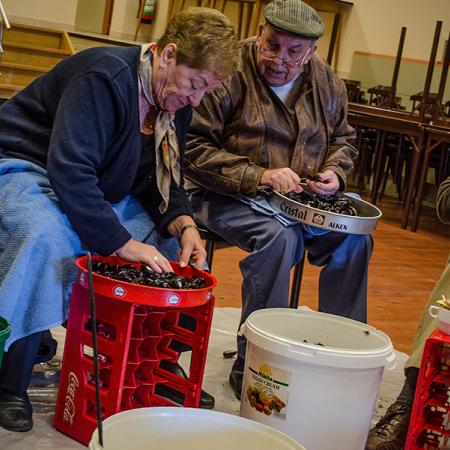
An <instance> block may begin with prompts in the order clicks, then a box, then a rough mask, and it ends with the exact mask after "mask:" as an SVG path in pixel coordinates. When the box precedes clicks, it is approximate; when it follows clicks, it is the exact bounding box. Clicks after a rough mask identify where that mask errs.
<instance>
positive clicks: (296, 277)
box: [289, 252, 306, 309]
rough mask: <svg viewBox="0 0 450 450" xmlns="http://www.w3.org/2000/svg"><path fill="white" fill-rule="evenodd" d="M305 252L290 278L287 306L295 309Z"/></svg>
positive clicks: (298, 297) (298, 296)
mask: <svg viewBox="0 0 450 450" xmlns="http://www.w3.org/2000/svg"><path fill="white" fill-rule="evenodd" d="M305 257H306V252H305V253H303V258H302V259H301V261H299V262H298V263H297V264H296V265H295V269H294V278H293V280H292V287H291V296H290V299H289V308H293V309H297V308H298V302H299V300H300V288H301V286H302V278H303V266H304V265H305Z"/></svg>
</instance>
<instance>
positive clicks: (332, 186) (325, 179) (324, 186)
mask: <svg viewBox="0 0 450 450" xmlns="http://www.w3.org/2000/svg"><path fill="white" fill-rule="evenodd" d="M316 175H317V176H318V177H320V179H321V180H322V181H310V180H307V181H306V183H307V185H308V186H309V187H310V188H311V190H312V191H314V192H316V193H317V194H320V195H332V194H334V193H335V192H336V191H337V190H338V189H339V186H340V183H339V178H338V176H337V175H336V174H335V173H334V172H333V171H332V170H325V171H324V172H322V173H318V174H316Z"/></svg>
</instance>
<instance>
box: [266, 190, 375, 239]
mask: <svg viewBox="0 0 450 450" xmlns="http://www.w3.org/2000/svg"><path fill="white" fill-rule="evenodd" d="M336 195H338V196H339V197H345V198H348V199H350V200H351V202H352V205H353V206H354V207H355V208H356V209H357V211H358V215H357V216H348V215H345V214H338V213H334V212H329V211H324V210H322V209H317V208H312V207H311V206H306V205H303V204H302V203H298V202H296V201H294V200H291V199H289V198H287V197H285V196H284V195H283V194H281V193H280V192H276V191H271V192H270V194H269V195H268V202H269V203H270V204H271V205H272V207H274V208H275V209H276V210H277V211H279V212H280V213H281V214H283V215H285V216H286V217H289V218H290V219H294V220H296V221H298V222H301V223H304V224H307V225H311V226H313V227H318V228H323V229H325V230H329V231H339V232H341V233H347V234H370V233H371V232H372V231H373V230H374V229H375V226H376V223H377V221H378V219H379V218H380V217H381V216H382V213H381V211H380V210H379V209H378V208H377V207H376V206H374V205H372V204H371V203H369V202H366V201H364V200H361V199H357V198H354V197H351V196H349V195H346V194H344V193H342V192H337V193H336Z"/></svg>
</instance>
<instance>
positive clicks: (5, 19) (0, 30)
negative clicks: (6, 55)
mask: <svg viewBox="0 0 450 450" xmlns="http://www.w3.org/2000/svg"><path fill="white" fill-rule="evenodd" d="M0 17H1V19H2V20H0V55H1V54H2V53H3V29H4V27H5V28H6V29H10V28H11V25H10V24H9V20H8V16H7V15H6V12H5V8H4V7H3V3H2V0H0ZM3 24H4V26H3Z"/></svg>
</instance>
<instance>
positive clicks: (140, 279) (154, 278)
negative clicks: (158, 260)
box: [92, 259, 205, 289]
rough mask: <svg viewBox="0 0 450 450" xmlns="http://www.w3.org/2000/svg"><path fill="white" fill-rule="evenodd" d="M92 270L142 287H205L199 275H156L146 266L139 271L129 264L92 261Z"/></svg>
mask: <svg viewBox="0 0 450 450" xmlns="http://www.w3.org/2000/svg"><path fill="white" fill-rule="evenodd" d="M92 270H93V271H94V272H95V273H98V274H99V275H103V276H105V277H109V278H114V279H115V280H120V281H126V282H127V283H134V284H140V285H142V286H151V287H158V288H171V289H201V288H204V287H205V280H204V278H202V277H201V276H199V275H194V276H193V277H181V276H178V275H177V274H175V273H174V272H164V273H157V272H155V271H154V270H153V269H152V268H151V267H150V266H148V265H147V264H141V266H140V270H139V269H138V268H137V267H134V266H133V265H131V264H125V265H123V266H120V265H119V264H114V265H111V264H108V263H105V262H102V261H99V260H96V259H94V260H93V261H92Z"/></svg>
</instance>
